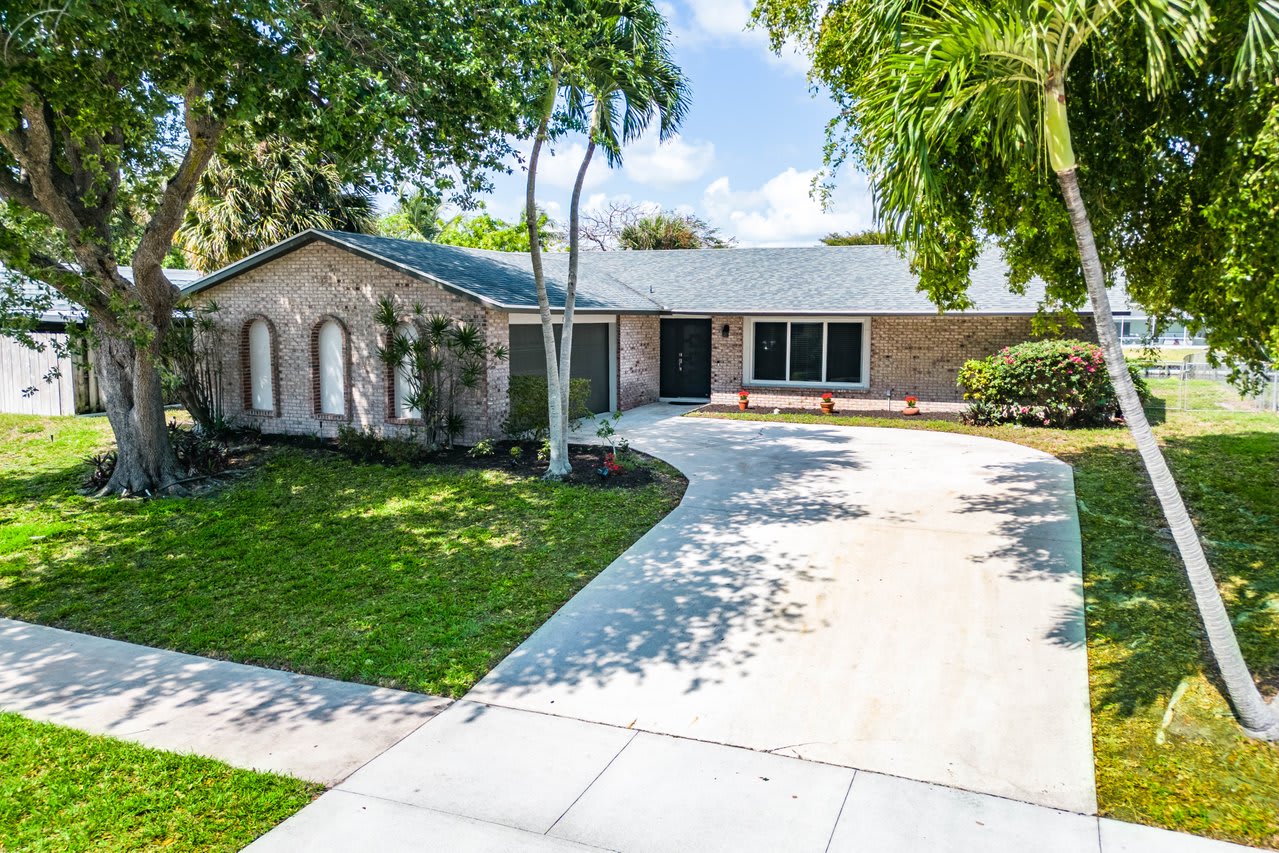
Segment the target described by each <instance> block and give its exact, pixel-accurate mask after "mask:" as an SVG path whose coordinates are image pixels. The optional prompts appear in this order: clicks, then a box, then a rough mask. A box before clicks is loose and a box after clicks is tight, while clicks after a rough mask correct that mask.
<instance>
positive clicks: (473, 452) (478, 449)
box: [466, 438, 497, 459]
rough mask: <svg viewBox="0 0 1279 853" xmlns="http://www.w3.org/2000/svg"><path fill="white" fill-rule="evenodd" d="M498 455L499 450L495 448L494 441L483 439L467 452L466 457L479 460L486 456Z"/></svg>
mask: <svg viewBox="0 0 1279 853" xmlns="http://www.w3.org/2000/svg"><path fill="white" fill-rule="evenodd" d="M495 453H497V448H496V447H494V446H493V439H491V438H481V439H480V440H479V441H477V442H475V444H474V445H473V446H472V447H471V449H470V450H468V451H466V455H467V456H470V457H471V458H472V459H479V458H481V457H484V456H492V455H494V454H495Z"/></svg>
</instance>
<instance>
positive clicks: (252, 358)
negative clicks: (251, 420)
mask: <svg viewBox="0 0 1279 853" xmlns="http://www.w3.org/2000/svg"><path fill="white" fill-rule="evenodd" d="M248 402H249V405H248V408H250V409H254V410H256V411H259V412H273V411H275V366H274V364H273V360H272V358H271V327H270V326H269V325H267V322H266V320H264V319H262V318H261V317H258V318H257V319H256V320H252V321H250V322H249V401H248Z"/></svg>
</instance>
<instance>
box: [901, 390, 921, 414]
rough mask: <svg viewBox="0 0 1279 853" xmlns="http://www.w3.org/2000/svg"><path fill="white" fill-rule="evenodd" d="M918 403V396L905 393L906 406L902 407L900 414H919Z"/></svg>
mask: <svg viewBox="0 0 1279 853" xmlns="http://www.w3.org/2000/svg"><path fill="white" fill-rule="evenodd" d="M918 403H919V398H918V397H916V396H915V395H914V394H907V395H906V408H904V409H902V414H903V415H917V414H919V406H918Z"/></svg>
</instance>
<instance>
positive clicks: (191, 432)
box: [169, 421, 227, 476]
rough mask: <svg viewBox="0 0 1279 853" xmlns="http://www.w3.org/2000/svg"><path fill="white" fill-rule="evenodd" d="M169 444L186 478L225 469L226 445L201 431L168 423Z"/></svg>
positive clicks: (172, 422)
mask: <svg viewBox="0 0 1279 853" xmlns="http://www.w3.org/2000/svg"><path fill="white" fill-rule="evenodd" d="M169 443H170V444H171V445H172V446H173V453H174V455H175V456H177V458H178V465H180V466H181V467H182V470H184V471H186V472H187V476H196V475H198V474H218V473H220V472H222V471H223V470H224V469H225V468H226V464H227V449H226V445H225V444H223V443H222V442H221V441H219V440H217V439H215V438H212V437H210V436H209V435H208V434H207V433H205V432H203V431H201V430H197V429H192V428H190V427H184V426H179V425H178V422H177V421H169Z"/></svg>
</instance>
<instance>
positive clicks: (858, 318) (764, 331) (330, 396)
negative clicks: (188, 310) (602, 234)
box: [185, 231, 1095, 443]
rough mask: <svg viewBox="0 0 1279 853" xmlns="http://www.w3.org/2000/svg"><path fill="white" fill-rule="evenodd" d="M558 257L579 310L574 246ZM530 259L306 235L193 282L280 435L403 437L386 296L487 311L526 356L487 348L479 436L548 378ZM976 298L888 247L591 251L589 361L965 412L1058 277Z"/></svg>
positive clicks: (584, 277)
mask: <svg viewBox="0 0 1279 853" xmlns="http://www.w3.org/2000/svg"><path fill="white" fill-rule="evenodd" d="M543 257H544V261H545V266H546V274H547V284H548V289H549V292H550V297H551V302H552V305H560V306H562V305H563V299H564V295H563V294H564V290H563V281H564V277H565V273H566V270H567V262H568V260H567V255H565V254H563V253H548V254H545V255H544V256H543ZM530 269H531V268H530V261H529V256H528V255H526V254H516V253H503V252H491V251H481V250H475V249H462V248H457V247H453V246H444V245H438V244H433V243H421V242H414V241H407V240H396V239H391V238H385V237H373V236H368V235H363V234H349V233H343V232H334V231H306V232H303V233H301V234H298V235H297V236H295V237H292V238H290V239H288V240H285V241H283V242H281V243H279V244H277V245H275V246H272V247H271V248H268V249H265V250H263V251H261V252H259V253H257V254H255V255H252V256H250V257H248V258H245V259H244V260H242V261H240V262H238V263H236V264H232V265H231V266H228V267H226V268H224V269H222V270H219V271H218V272H215V273H213V274H211V275H208V276H206V277H204V278H202V279H200V280H198V281H196V282H194V283H192V284H190V285H189V286H188V287H187V288H186V289H185V292H186V293H187V294H189V295H192V296H194V298H195V300H196V301H197V302H199V301H207V300H213V301H215V302H216V303H217V304H218V306H219V307H220V310H219V311H218V312H217V315H216V316H217V318H218V320H217V322H218V323H219V324H221V326H222V330H223V332H224V339H225V340H226V341H228V342H230V344H229V345H228V346H226V347H225V348H224V352H225V359H224V362H223V365H222V374H223V377H224V383H225V384H224V398H225V404H226V408H227V413H228V415H229V416H231V417H232V418H234V419H236V420H238V421H240V422H242V423H251V424H253V425H256V426H257V427H259V428H260V429H262V430H263V431H264V432H268V433H295V434H303V435H329V436H331V435H333V434H335V432H336V429H337V426H338V425H339V424H351V425H353V426H357V427H360V428H363V429H371V430H375V431H378V432H381V433H384V434H390V433H394V432H396V431H399V430H402V429H404V428H406V426H407V425H409V424H411V423H412V422H411V420H410V419H408V418H406V417H405V415H406V411H405V407H404V406H403V405H402V401H401V400H400V399H399V397H400V394H402V393H403V391H402V389H400V388H397V382H396V378H395V376H394V371H392V370H390V369H389V368H388V367H387V366H386V365H385V364H383V363H382V362H381V361H380V360H379V359H378V357H377V348H378V346H379V344H381V343H383V341H382V338H383V337H384V336H385V332H384V330H383V329H382V328H381V327H380V326H379V325H378V324H377V322H376V319H375V313H376V310H377V305H378V301H379V300H380V299H381V298H383V297H386V296H392V297H394V298H395V300H396V301H397V302H398V303H399V304H400V305H401V306H406V307H408V306H413V305H415V304H421V305H422V306H423V307H424V308H425V309H426V311H427V312H428V313H442V314H445V315H447V316H450V317H452V318H454V319H455V320H458V321H465V322H469V323H471V324H474V325H475V326H477V327H478V328H479V329H480V330H481V331H482V333H483V335H484V338H485V340H486V341H487V342H488V343H489V344H493V345H500V346H503V347H506V348H507V349H508V351H509V358H508V359H507V360H505V361H503V360H499V359H489V361H488V364H487V368H486V375H485V377H484V381H483V387H482V389H480V390H479V391H478V392H476V393H473V394H471V395H469V398H468V399H467V401H466V403H465V406H464V408H463V414H464V416H465V418H466V421H467V428H466V431H465V433H464V434H463V435H462V436H461V440H462V441H463V442H464V443H468V442H474V441H476V440H478V439H479V438H482V437H485V436H498V435H500V434H501V427H502V423H503V421H504V419H505V418H506V416H507V412H508V408H509V400H508V387H509V378H510V376H512V375H524V374H544V373H545V361H544V358H543V348H542V338H541V328H540V325H539V320H538V314H537V303H536V296H535V293H536V291H535V288H534V284H533V276H532V273H531V271H530ZM971 293H972V296H973V299H974V301H975V302H976V305H977V307H976V308H974V309H972V310H969V311H964V312H956V313H950V314H946V315H939V314H938V313H937V309H936V308H935V306H933V305H932V304H931V303H930V302H929V301H928V299H927V298H926V297H925V296H924V295H923V294H921V293H918V292H917V291H916V282H915V279H914V277H913V276H912V275H911V274H910V272H909V269H908V267H907V264H906V262H905V261H904V260H903V259H902V258H901V257H900V256H899V255H898V254H897V253H896V252H895V250H893V249H891V248H888V247H884V246H850V247H814V248H783V249H707V250H677V251H644V252H594V253H589V252H584V253H582V255H581V267H580V275H579V288H578V298H577V308H576V312H577V313H576V317H575V321H574V345H573V346H574V348H573V375H574V376H581V377H586V378H588V379H590V380H591V399H590V404H591V408H592V410H593V411H598V412H603V411H612V410H614V409H622V410H625V409H630V408H634V407H636V406H640V405H644V404H646V403H652V402H655V401H658V400H690V401H694V400H696V401H710V402H712V403H723V404H735V403H736V402H737V395H738V391H739V390H741V389H742V388H745V389H746V390H748V391H750V394H751V405H752V406H755V407H762V408H772V407H775V406H781V407H805V408H814V409H816V407H817V401H818V397H819V395H820V394H821V392H822V391H826V390H830V391H833V392H834V394H835V396H836V399H837V400H838V405H839V407H840V408H842V409H857V408H863V409H865V408H882V407H884V406H886V405H888V404H889V402H888V401H889V400H897V401H900V400H901V398H902V397H904V396H905V395H907V394H915V395H917V396H918V397H919V398H920V400H921V401H922V402H923V404H924V405H925V406H927V407H931V408H946V409H958V408H961V407H962V402H961V401H962V394H961V392H960V391H959V390H958V389H957V388H956V387H955V376H956V372H957V371H958V370H959V367H960V365H961V364H962V363H963V362H964V361H965V360H966V359H969V358H974V357H980V356H985V355H988V354H990V353H992V352H994V351H996V350H997V349H999V348H1000V347H1003V346H1006V345H1009V344H1014V343H1018V342H1021V341H1024V340H1027V339H1029V338H1031V337H1033V335H1032V331H1031V319H1032V317H1033V315H1034V314H1035V311H1036V306H1037V303H1038V301H1039V298H1040V297H1041V296H1042V285H1039V287H1036V286H1034V285H1032V286H1031V287H1029V288H1028V290H1027V293H1026V294H1024V295H1017V294H1012V293H1009V292H1008V288H1007V286H1006V283H1005V276H1004V271H1003V269H1002V266H1001V264H1000V263H999V262H998V261H997V260H995V259H993V258H986V259H984V260H983V262H982V263H981V264H980V265H979V267H978V269H977V271H976V272H975V274H974V277H973V285H972V291H971ZM1081 320H1082V321H1083V322H1084V329H1083V330H1076V333H1077V334H1079V335H1080V336H1082V337H1087V338H1094V339H1095V332H1094V330H1093V329H1092V322H1091V316H1090V315H1086V314H1085V315H1081ZM407 321H408V320H407V317H406V322H407Z"/></svg>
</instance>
